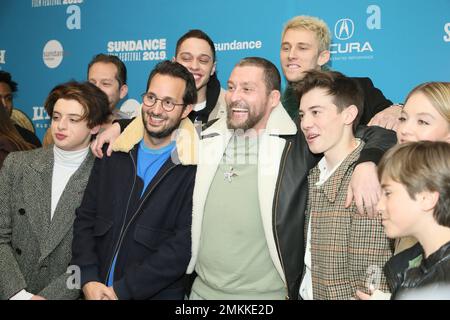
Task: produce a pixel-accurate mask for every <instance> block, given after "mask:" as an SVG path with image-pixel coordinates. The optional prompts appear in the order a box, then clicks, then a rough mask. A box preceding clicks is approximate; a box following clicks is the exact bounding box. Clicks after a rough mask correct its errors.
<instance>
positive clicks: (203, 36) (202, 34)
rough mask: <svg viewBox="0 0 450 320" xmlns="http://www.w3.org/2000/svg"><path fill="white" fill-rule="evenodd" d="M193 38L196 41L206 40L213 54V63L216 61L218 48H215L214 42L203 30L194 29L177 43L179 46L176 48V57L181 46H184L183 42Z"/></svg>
mask: <svg viewBox="0 0 450 320" xmlns="http://www.w3.org/2000/svg"><path fill="white" fill-rule="evenodd" d="M191 38H195V39H200V40H204V41H206V42H207V43H208V45H209V47H210V49H211V52H212V59H213V61H216V47H215V46H214V42H213V41H212V39H211V38H210V37H209V36H208V35H207V34H206V33H205V32H204V31H202V30H200V29H192V30H189V31H188V32H186V33H185V34H183V35H182V36H181V37H180V38H179V39H178V41H177V45H176V47H175V56H177V55H178V52H179V50H180V47H181V45H182V44H183V42H184V41H185V40H187V39H191Z"/></svg>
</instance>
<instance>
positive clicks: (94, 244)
mask: <svg viewBox="0 0 450 320" xmlns="http://www.w3.org/2000/svg"><path fill="white" fill-rule="evenodd" d="M196 99H197V90H196V87H195V80H194V77H193V76H192V74H191V73H190V72H189V71H188V70H187V69H186V68H185V67H184V66H182V65H181V64H179V63H177V62H171V61H163V62H161V63H159V64H158V65H157V66H156V67H155V69H154V70H153V71H152V72H151V73H150V76H149V79H148V82H147V91H146V92H145V93H144V94H142V101H143V105H142V120H141V128H138V129H137V130H135V131H131V130H127V132H125V133H124V135H123V137H122V138H121V139H118V140H117V141H116V143H115V145H114V148H113V150H114V151H115V152H113V154H112V155H111V157H105V158H103V159H97V160H96V163H95V165H94V168H93V171H92V174H91V177H90V179H89V183H88V186H87V188H86V192H85V194H84V198H83V201H82V204H81V206H80V208H79V209H78V210H77V218H76V220H75V224H74V240H73V258H72V264H73V265H77V266H78V267H79V268H80V271H81V286H82V290H83V293H84V295H85V298H86V299H182V298H183V297H184V273H185V271H186V266H187V264H188V262H189V257H190V251H191V246H190V244H191V242H190V227H191V213H192V192H193V186H194V178H195V171H196V168H195V166H192V165H189V163H190V162H189V161H188V160H186V159H185V158H184V157H183V155H182V154H181V153H180V152H179V149H178V146H175V143H174V142H172V139H171V136H172V133H174V131H175V130H176V129H179V128H180V129H183V130H180V132H181V133H180V135H183V134H192V135H194V136H195V135H196V133H195V132H194V126H193V124H192V122H190V120H189V119H188V118H187V116H188V114H189V112H190V111H191V110H192V105H193V104H194V103H195V101H196ZM183 141H186V142H187V143H189V141H191V140H190V139H183ZM189 147H190V146H187V148H189ZM171 154H172V156H171Z"/></svg>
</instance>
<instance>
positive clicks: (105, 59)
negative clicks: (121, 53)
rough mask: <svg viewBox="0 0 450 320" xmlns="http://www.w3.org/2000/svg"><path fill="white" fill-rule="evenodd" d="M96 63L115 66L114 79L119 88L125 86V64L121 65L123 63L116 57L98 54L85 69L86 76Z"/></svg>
mask: <svg viewBox="0 0 450 320" xmlns="http://www.w3.org/2000/svg"><path fill="white" fill-rule="evenodd" d="M97 62H102V63H112V64H113V65H115V66H116V68H117V73H116V79H117V81H118V82H119V88H120V87H122V86H123V85H125V84H127V67H126V66H125V63H123V61H122V60H120V59H119V58H118V57H117V56H114V55H109V54H104V53H99V54H97V55H95V56H94V57H93V58H92V60H91V61H90V62H89V65H88V69H87V73H88V75H89V70H90V69H91V67H92V66H93V65H94V64H95V63H97ZM88 80H89V79H88Z"/></svg>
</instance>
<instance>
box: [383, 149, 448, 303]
mask: <svg viewBox="0 0 450 320" xmlns="http://www.w3.org/2000/svg"><path fill="white" fill-rule="evenodd" d="M449 159H450V144H448V143H446V142H430V141H422V142H413V143H405V144H401V145H397V146H395V147H394V148H392V149H391V150H389V151H388V152H387V153H386V154H385V156H384V157H383V159H382V160H381V162H380V165H379V167H378V177H379V179H380V181H381V187H382V191H383V192H382V196H381V199H380V202H379V203H378V207H377V209H378V210H379V213H380V214H381V216H382V221H383V226H384V230H385V232H386V235H387V236H388V237H389V238H399V237H405V236H413V237H414V238H416V239H417V240H418V241H419V244H417V245H416V246H414V247H412V248H410V249H408V250H406V251H403V252H402V253H400V254H398V255H396V256H394V257H392V258H391V259H390V260H389V262H388V263H387V264H386V267H385V273H386V277H387V279H388V282H389V286H390V287H391V291H392V297H391V299H401V298H405V296H406V295H410V297H414V296H415V297H419V296H417V295H415V294H416V293H417V290H418V288H421V289H422V288H424V289H426V290H427V293H428V294H429V295H428V298H432V299H445V298H448V297H449V296H450V290H449V285H450V211H449V208H450V160H449ZM445 285H446V286H447V287H445Z"/></svg>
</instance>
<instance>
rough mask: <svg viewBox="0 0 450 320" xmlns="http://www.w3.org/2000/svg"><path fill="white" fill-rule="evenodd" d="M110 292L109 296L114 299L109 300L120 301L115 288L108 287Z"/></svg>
mask: <svg viewBox="0 0 450 320" xmlns="http://www.w3.org/2000/svg"><path fill="white" fill-rule="evenodd" d="M108 290H109V296H110V297H113V299H109V300H119V298H118V297H117V295H116V292H115V291H114V288H113V287H108Z"/></svg>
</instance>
